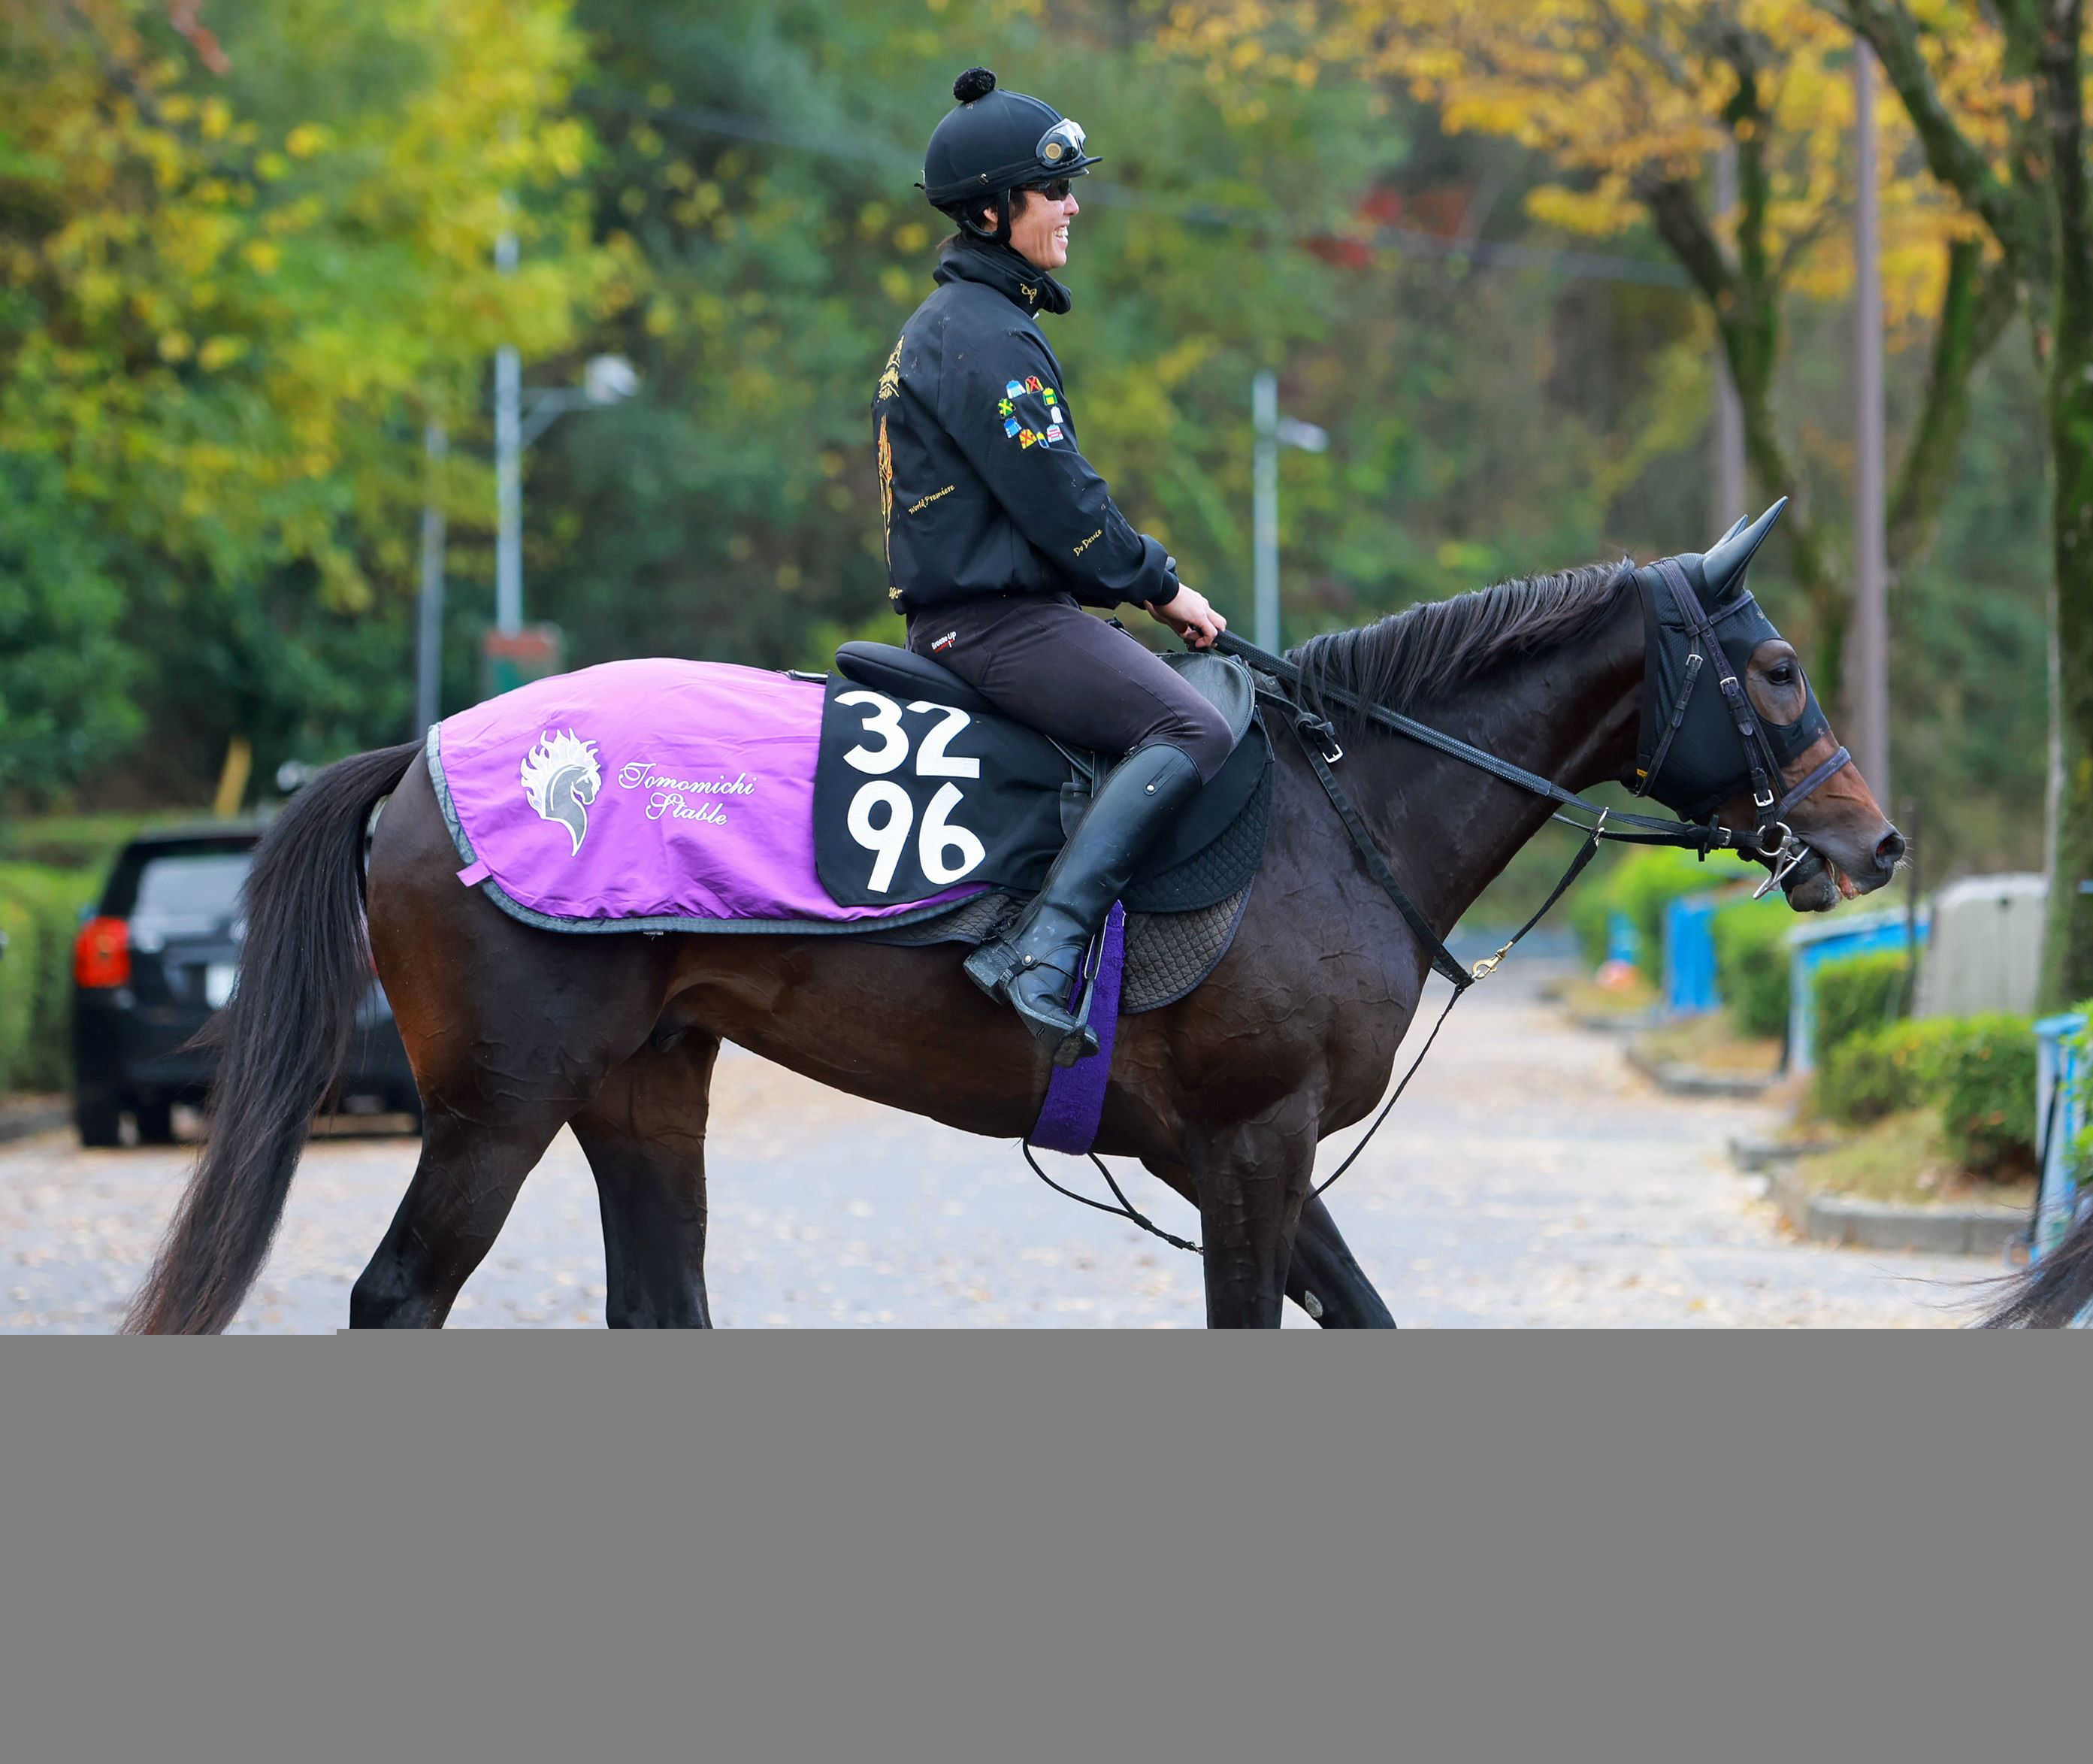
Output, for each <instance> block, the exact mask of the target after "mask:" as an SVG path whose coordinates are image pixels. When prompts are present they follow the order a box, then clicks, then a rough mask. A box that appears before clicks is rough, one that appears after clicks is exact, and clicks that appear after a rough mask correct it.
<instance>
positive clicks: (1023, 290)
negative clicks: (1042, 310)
mask: <svg viewBox="0 0 2093 1764" xmlns="http://www.w3.org/2000/svg"><path fill="white" fill-rule="evenodd" d="M1017 291H1018V293H1020V294H1022V295H1023V296H1024V297H1025V305H1026V306H1038V304H1039V290H1038V288H1034V287H1033V285H1032V284H1030V283H1029V282H1020V283H1019V284H1017Z"/></svg>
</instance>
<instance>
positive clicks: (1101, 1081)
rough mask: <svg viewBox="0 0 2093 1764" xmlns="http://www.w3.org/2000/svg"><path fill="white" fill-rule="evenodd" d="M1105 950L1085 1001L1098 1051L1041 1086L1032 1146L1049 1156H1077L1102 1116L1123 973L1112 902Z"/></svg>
mask: <svg viewBox="0 0 2093 1764" xmlns="http://www.w3.org/2000/svg"><path fill="white" fill-rule="evenodd" d="M1103 938H1104V947H1103V950H1102V951H1100V952H1099V954H1098V978H1097V989H1096V990H1095V991H1094V993H1093V994H1092V995H1091V997H1090V1023H1091V1025H1092V1026H1093V1027H1094V1029H1096V1030H1097V1032H1098V1051H1096V1052H1095V1053H1094V1054H1092V1055H1090V1058H1089V1059H1087V1060H1077V1062H1076V1063H1075V1064H1073V1065H1072V1066H1056V1067H1055V1068H1054V1075H1053V1077H1051V1078H1049V1079H1048V1080H1047V1081H1046V1101H1045V1102H1043V1103H1041V1104H1040V1105H1039V1119H1038V1120H1037V1121H1035V1122H1034V1123H1033V1127H1032V1136H1031V1143H1032V1144H1033V1145H1035V1146H1040V1147H1042V1148H1043V1149H1044V1150H1046V1151H1067V1152H1072V1153H1075V1154H1077V1155H1080V1154H1081V1153H1083V1152H1085V1151H1089V1150H1090V1147H1091V1146H1092V1145H1093V1144H1094V1142H1096V1139H1097V1137H1098V1117H1099V1116H1101V1115H1103V1113H1104V1107H1105V1086H1106V1085H1107V1083H1108V1082H1109V1081H1111V1062H1112V1044H1113V1043H1114V1042H1116V1041H1117V1040H1118V1039H1119V992H1120V979H1121V977H1123V976H1124V973H1125V971H1126V908H1124V907H1123V906H1122V905H1120V903H1119V902H1117V901H1116V900H1115V901H1114V902H1113V903H1112V909H1111V916H1110V917H1108V918H1107V919H1106V921H1105V928H1104V931H1103Z"/></svg>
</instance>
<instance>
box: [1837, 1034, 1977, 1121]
mask: <svg viewBox="0 0 2093 1764" xmlns="http://www.w3.org/2000/svg"><path fill="white" fill-rule="evenodd" d="M1962 1034H1963V1028H1962V1020H1961V1018H1959V1017H1949V1016H1937V1017H1925V1018H1921V1019H1918V1020H1917V1021H1913V1020H1909V1019H1907V1020H1905V1021H1902V1022H1897V1023H1889V1024H1884V1025H1878V1026H1877V1027H1875V1028H1873V1029H1862V1030H1861V1032H1860V1033H1858V1034H1854V1035H1852V1036H1849V1037H1848V1038H1847V1039H1846V1040H1844V1042H1840V1043H1839V1045H1838V1046H1837V1047H1835V1048H1834V1049H1832V1050H1831V1052H1830V1053H1828V1054H1826V1055H1825V1056H1824V1057H1823V1058H1822V1060H1821V1061H1820V1063H1819V1064H1818V1068H1817V1081H1816V1086H1815V1096H1816V1103H1817V1107H1818V1108H1819V1109H1820V1110H1822V1112H1824V1113H1825V1114H1826V1115H1827V1116H1830V1117H1831V1119H1832V1120H1839V1121H1846V1122H1850V1123H1854V1124H1859V1123H1863V1122H1866V1121H1871V1120H1880V1119H1881V1118H1882V1117H1883V1116H1885V1115H1891V1114H1895V1113H1896V1112H1897V1111H1898V1110H1900V1109H1907V1108H1917V1107H1919V1106H1920V1105H1921V1104H1922V1103H1931V1102H1935V1101H1936V1100H1938V1099H1939V1094H1940V1090H1941V1085H1942V1082H1943V1077H1944V1074H1945V1073H1946V1071H1947V1066H1948V1060H1949V1057H1950V1055H1952V1052H1953V1051H1954V1049H1955V1047H1956V1045H1957V1043H1958V1042H1960V1041H1961V1037H1962Z"/></svg>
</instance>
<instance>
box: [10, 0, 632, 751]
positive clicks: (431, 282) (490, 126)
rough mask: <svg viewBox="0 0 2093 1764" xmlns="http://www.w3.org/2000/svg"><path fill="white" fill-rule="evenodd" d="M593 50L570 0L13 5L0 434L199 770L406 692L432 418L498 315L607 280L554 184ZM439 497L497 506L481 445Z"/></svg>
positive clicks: (548, 311) (458, 395)
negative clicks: (85, 549)
mask: <svg viewBox="0 0 2093 1764" xmlns="http://www.w3.org/2000/svg"><path fill="white" fill-rule="evenodd" d="M581 49H582V46H581V42H580V40H579V38H578V37H577V36H576V35H575V34H574V32H573V31H572V29H571V28H570V26H569V24H568V23H567V20H566V8H565V6H564V5H563V4H561V3H559V0H517V3H513V4H511V3H503V0H267V3H266V4H265V3H263V0H224V3H219V4H214V5H212V6H211V7H210V21H209V24H208V26H207V27H206V24H205V23H204V21H203V20H202V15H201V10H200V8H199V7H197V5H195V4H194V3H193V0H176V3H174V4H172V5H171V6H167V7H163V6H160V5H156V4H149V3H145V0H66V3H65V4H63V5H45V4H41V3H36V0H0V459H7V460H13V461H16V462H22V464H23V467H24V470H33V472H34V474H35V475H36V481H37V482H38V483H55V484H56V485H57V487H58V495H59V496H60V498H61V499H62V501H63V510H64V514H65V518H66V519H67V520H68V521H69V522H72V523H73V524H74V525H75V526H76V527H78V528H80V529H81V530H83V531H91V532H92V533H93V535H94V543H95V548H96V550H97V552H98V555H99V556H100V557H101V559H102V562H101V564H100V566H98V567H99V569H100V571H101V573H102V575H103V576H105V577H106V578H107V579H111V580H113V581H115V582H116V583H119V585H120V589H121V592H122V594H123V596H124V600H125V602H126V605H125V609H124V611H125V617H124V621H123V626H124V636H125V637H126V638H127V639H128V641H129V643H130V644H131V645H132V646H133V647H134V648H137V650H139V651H141V652H145V653H147V654H150V656H151V657H152V661H153V665H151V666H150V667H147V668H143V669H141V670H139V677H140V678H141V683H142V685H143V687H144V688H145V696H146V698H147V701H148V705H149V709H150V713H151V714H152V715H153V717H154V721H155V722H157V723H158V724H160V725H161V726H162V727H163V728H164V729H166V730H167V731H168V732H169V734H170V735H171V737H172V739H173V742H174V743H175V744H176V745H177V746H180V744H182V743H184V741H186V742H188V743H190V744H191V749H192V752H191V757H190V759H189V765H190V766H191V769H195V768H197V766H200V765H205V764H208V763H210V761H209V760H207V759H206V757H205V756H204V755H202V754H197V753H195V752H194V751H193V750H194V748H197V747H201V748H204V749H206V752H207V751H208V750H209V749H210V748H212V747H214V746H222V744H223V740H224V738H225V736H226V735H228V733H232V732H249V733H262V734H269V735H275V736H277V737H278V738H279V739H280V740H282V741H283V742H284V743H289V742H291V741H293V740H295V739H297V737H298V735H299V732H300V731H301V730H305V731H307V732H310V733H312V734H314V735H317V736H319V738H320V739H323V740H325V741H326V742H327V743H329V744H336V743H340V742H341V741H342V740H344V739H347V740H355V739H358V738H359V737H361V738H362V739H368V738H369V736H370V735H372V734H376V733H383V734H386V735H390V734H392V733H393V732H395V730H396V729H397V724H398V721H399V720H400V718H401V717H403V716H404V700H401V699H399V698H398V697H397V695H392V696H388V691H384V690H378V689H375V687H374V685H373V682H374V680H375V679H377V678H404V674H405V661H406V656H405V644H404V642H401V641H399V640H398V639H397V637H396V635H395V634H396V633H400V632H401V631H402V630H403V626H402V622H401V619H400V617H399V613H400V609H401V607H402V605H404V600H405V590H406V588H407V587H409V586H410V583H411V580H412V569H413V555H414V554H413V534H414V509H416V508H417V507H418V505H419V503H420V502H421V501H422V499H423V494H424V492H425V484H424V479H423V468H422V462H421V453H420V427H421V423H420V419H421V418H422V417H423V414H429V413H434V414H441V415H443V416H444V417H445V418H447V419H448V421H450V422H451V423H452V424H453V427H457V428H460V429H462V430H465V431H467V433H468V434H469V433H470V431H471V430H472V428H473V427H474V424H475V423H476V421H477V417H476V407H477V405H479V397H480V394H479V387H480V383H481V375H482V373H483V364H484V362H485V361H486V359H487V356H488V355H489V354H490V353H492V350H493V349H494V348H495V346H496V345H497V343H499V342H501V341H507V340H514V341H517V342H518V343H520V344H521V345H522V346H524V347H525V348H526V349H530V350H532V351H535V352H539V353H552V352H554V351H557V350H558V349H561V348H563V347H565V345H566V343H567V342H568V340H570V338H571V336H573V335H574V330H575V327H576V324H577V321H578V319H579V318H581V317H582V316H583V315H584V314H585V313H586V312H587V309H589V308H590V307H591V306H596V305H597V304H599V303H600V302H603V301H607V300H611V299H613V298H614V297H615V292H616V279H617V267H616V264H615V261H614V259H613V258H612V257H611V255H610V254H608V253H605V252H602V251H599V250H596V249H592V248H591V247H589V246H588V245H587V239H586V227H585V223H586V217H585V216H584V215H580V214H578V213H577V212H576V211H575V210H574V208H573V207H572V206H571V205H570V204H567V203H565V202H564V201H563V200H562V199H561V186H562V185H563V184H565V183H566V182H567V181H568V180H571V179H572V178H573V177H574V176H575V175H577V174H578V172H579V171H580V170H581V169H582V167H583V163H584V160H585V158H586V157H587V150H588V145H589V144H588V139H587V132H586V131H585V129H584V128H583V127H582V126H581V125H580V124H578V122H577V121H576V120H575V119H573V118H572V117H570V116H568V115H564V114H562V108H561V107H562V105H563V102H564V100H565V94H566V90H567V88H568V85H569V84H570V81H571V80H572V78H573V76H574V73H575V72H576V71H577V69H578V66H579V63H580V57H581ZM505 193H513V195H514V197H515V198H516V200H515V201H514V202H509V201H507V200H505ZM510 225H513V226H514V227H515V228H517V229H518V231H519V232H522V234H523V236H524V237H525V239H526V258H525V262H524V267H523V268H522V270H521V271H519V272H518V274H517V275H513V276H503V275H500V274H498V273H497V271H496V268H495V266H494V263H493V249H492V248H493V242H494V239H495V237H496V234H497V233H498V232H500V231H501V230H502V229H503V228H504V227H505V226H510ZM451 491H452V494H453V495H454V496H456V497H457V499H458V501H459V502H460V503H461V507H460V508H458V509H457V510H455V511H454V512H455V513H456V514H459V515H464V514H472V513H479V511H480V510H481V509H484V510H486V511H487V514H491V507H492V495H491V492H489V491H488V490H487V488H486V485H485V483H484V476H483V474H476V473H474V471H473V470H471V468H470V466H469V465H466V464H464V463H462V462H461V464H460V466H458V467H457V473H456V476H455V479H454V480H453V484H452V486H451ZM475 505H477V506H476V507H475ZM481 518H482V519H484V518H486V515H485V514H482V515H481ZM323 653H324V654H326V655H327V657H328V660H329V663H330V665H327V666H324V667H323V666H319V665H316V664H317V661H318V658H319V657H320V656H321V655H322V654H323ZM336 664H343V665H336ZM395 706H398V707H400V708H398V709H395V708H394V707H395ZM375 724H379V725H383V726H374V725H375ZM258 725H259V727H258ZM90 745H92V744H90ZM212 757H213V758H215V756H212Z"/></svg>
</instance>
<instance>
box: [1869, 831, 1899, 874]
mask: <svg viewBox="0 0 2093 1764" xmlns="http://www.w3.org/2000/svg"><path fill="white" fill-rule="evenodd" d="M1902 856H1904V835H1903V834H1901V833H1900V832H1898V831H1897V830H1896V828H1895V827H1891V829H1890V830H1889V831H1888V832H1887V833H1885V834H1883V836H1882V838H1881V839H1878V840H1877V841H1876V842H1875V863H1876V865H1877V867H1878V868H1879V869H1896V864H1897V860H1898V859H1899V858H1900V857H1902Z"/></svg>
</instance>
